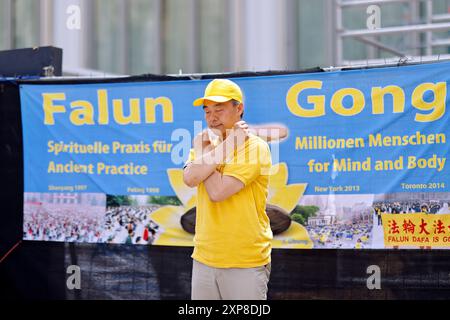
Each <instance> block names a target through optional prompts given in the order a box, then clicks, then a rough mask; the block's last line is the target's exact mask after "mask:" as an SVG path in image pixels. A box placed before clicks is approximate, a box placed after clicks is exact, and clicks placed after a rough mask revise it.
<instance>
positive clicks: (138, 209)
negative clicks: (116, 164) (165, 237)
mask: <svg viewBox="0 0 450 320" xmlns="http://www.w3.org/2000/svg"><path fill="white" fill-rule="evenodd" d="M118 200H119V201H118ZM159 207H160V205H158V204H151V203H140V202H139V201H138V200H137V199H136V198H135V196H109V195H105V194H100V193H25V196H24V223H23V239H24V240H43V241H63V242H87V243H122V244H152V243H153V242H154V240H155V239H156V238H157V236H158V234H160V233H161V230H160V227H159V226H158V225H157V224H156V223H155V222H154V221H153V220H152V219H151V217H150V215H151V213H152V212H153V211H155V210H156V209H158V208H159Z"/></svg>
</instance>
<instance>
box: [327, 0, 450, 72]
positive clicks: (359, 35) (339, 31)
mask: <svg viewBox="0 0 450 320" xmlns="http://www.w3.org/2000/svg"><path fill="white" fill-rule="evenodd" d="M419 2H420V0H415V1H408V0H335V8H336V10H335V11H336V14H335V21H336V23H335V37H336V40H335V46H336V47H335V53H336V58H335V65H337V66H340V65H342V63H343V62H344V61H346V62H347V63H351V62H352V61H351V60H345V59H344V53H343V45H342V44H343V40H344V39H346V38H351V39H355V40H357V41H360V42H362V43H365V44H366V45H369V46H371V47H374V48H378V49H380V50H381V51H384V52H389V53H391V54H394V55H396V56H398V57H405V56H407V53H406V52H403V50H399V49H397V48H393V47H391V46H388V45H386V44H384V43H381V42H380V41H378V40H377V38H375V37H376V36H380V35H393V34H402V35H405V36H407V35H410V39H418V40H419V37H418V36H419V35H420V34H422V35H423V41H422V43H421V44H420V43H417V44H413V45H411V46H410V47H411V48H412V49H418V52H416V51H415V52H409V55H411V56H417V55H423V54H425V55H426V56H432V55H433V47H443V46H450V38H440V39H433V32H435V31H445V30H450V14H448V13H441V14H433V0H422V3H423V4H424V6H423V9H424V12H422V14H421V17H422V19H420V16H419V10H418V7H419V6H418V3H419ZM386 3H408V5H409V6H410V8H411V12H412V13H413V15H414V17H413V21H414V24H411V25H406V26H405V25H402V26H393V27H380V28H376V29H358V30H348V29H345V28H344V27H343V22H342V19H343V14H344V11H345V9H347V8H352V7H357V6H359V7H363V6H367V7H368V6H370V5H384V4H386ZM420 20H422V21H424V23H418V21H420ZM422 50H423V51H422ZM371 60H372V59H371ZM368 61H369V60H368Z"/></svg>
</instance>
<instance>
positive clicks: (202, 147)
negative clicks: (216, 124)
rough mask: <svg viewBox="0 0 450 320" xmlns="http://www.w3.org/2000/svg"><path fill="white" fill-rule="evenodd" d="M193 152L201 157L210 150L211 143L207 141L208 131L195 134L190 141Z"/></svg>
mask: <svg viewBox="0 0 450 320" xmlns="http://www.w3.org/2000/svg"><path fill="white" fill-rule="evenodd" d="M192 145H193V147H194V151H195V154H196V155H199V156H200V155H202V154H205V153H207V152H209V151H211V150H212V145H211V142H210V141H209V137H208V131H207V130H203V131H202V132H200V133H199V134H197V135H196V136H195V138H194V140H193V141H192Z"/></svg>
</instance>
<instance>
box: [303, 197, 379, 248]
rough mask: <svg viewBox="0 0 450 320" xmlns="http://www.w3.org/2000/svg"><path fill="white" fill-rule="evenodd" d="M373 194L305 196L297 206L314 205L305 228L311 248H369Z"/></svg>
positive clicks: (370, 244) (370, 242)
mask: <svg viewBox="0 0 450 320" xmlns="http://www.w3.org/2000/svg"><path fill="white" fill-rule="evenodd" d="M372 202H373V195H336V194H329V195H311V196H304V197H303V198H302V199H301V201H300V203H299V205H300V206H315V207H317V212H316V213H315V215H314V216H311V217H309V218H308V221H307V225H306V228H307V230H308V233H309V235H310V237H311V239H312V240H313V243H314V248H326V249H336V248H348V249H349V248H350V249H362V248H370V247H371V246H372V227H373V209H372V207H371V206H372Z"/></svg>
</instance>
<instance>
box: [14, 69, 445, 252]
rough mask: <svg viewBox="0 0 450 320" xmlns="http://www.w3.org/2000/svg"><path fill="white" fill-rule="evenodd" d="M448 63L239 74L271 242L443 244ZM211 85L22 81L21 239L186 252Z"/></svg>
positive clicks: (297, 245)
mask: <svg viewBox="0 0 450 320" xmlns="http://www.w3.org/2000/svg"><path fill="white" fill-rule="evenodd" d="M449 79H450V63H449V62H442V63H433V64H425V65H416V66H403V67H388V68H376V69H369V70H353V71H337V72H321V73H310V74H292V75H281V76H258V77H248V78H233V80H234V81H235V82H236V83H238V84H239V85H240V86H241V88H242V89H243V92H244V95H245V104H244V105H245V116H244V120H246V121H247V122H248V123H249V124H250V126H252V127H255V128H258V127H263V126H266V127H267V126H269V127H273V126H276V127H278V128H282V129H283V130H284V132H285V134H284V135H283V136H282V139H280V140H272V141H270V147H271V151H272V158H273V159H272V160H273V170H272V175H271V177H270V185H269V196H268V205H267V213H268V215H269V217H270V219H271V225H272V227H273V231H274V234H275V235H274V240H273V246H274V247H275V248H419V247H423V248H448V247H449V246H450V210H449V208H448V203H449V202H450V192H449V191H450V189H449V178H448V177H449V174H450V172H449V171H450V169H449V165H448V164H447V161H446V160H447V159H446V157H447V154H448V151H449V144H448V143H447V132H448V127H449V124H450V121H449V112H447V110H446V104H447V101H448V99H449V98H448V93H447V84H448V82H449ZM208 82H209V80H192V81H181V80H180V81H167V82H132V83H127V82H124V83H102V84H75V85H74V84H70V85H68V84H60V85H59V84H57V85H46V84H23V85H21V88H20V95H21V105H22V122H23V123H22V124H23V139H24V171H25V172H24V177H25V181H24V191H25V195H24V230H23V232H24V233H23V237H24V239H30V240H50V241H69V242H70V241H76V242H102V243H103V242H107V243H127V244H160V245H179V246H191V245H192V240H193V235H194V228H193V223H194V221H195V206H196V190H195V189H192V188H189V187H187V186H186V185H184V183H183V179H182V167H183V164H184V162H185V161H186V159H187V157H188V155H189V150H190V148H191V141H192V139H193V137H194V136H195V135H196V134H198V133H199V132H201V131H202V130H203V129H205V121H204V114H203V112H204V111H203V110H202V108H201V107H194V106H193V105H192V102H193V101H194V100H195V99H196V98H198V97H200V96H203V92H204V89H205V87H206V85H207V83H208Z"/></svg>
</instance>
